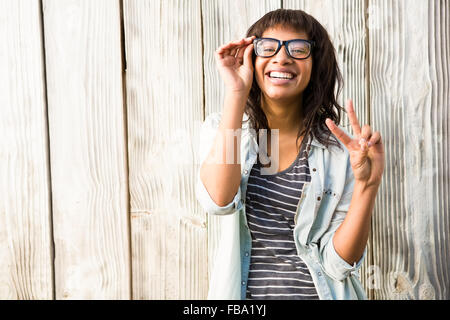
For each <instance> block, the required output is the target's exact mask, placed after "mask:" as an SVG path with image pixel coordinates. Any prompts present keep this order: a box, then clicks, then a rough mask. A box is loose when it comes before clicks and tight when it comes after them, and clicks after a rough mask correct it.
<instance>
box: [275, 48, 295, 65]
mask: <svg viewBox="0 0 450 320" xmlns="http://www.w3.org/2000/svg"><path fill="white" fill-rule="evenodd" d="M286 50H287V49H286V45H285V44H283V45H282V46H281V48H280V50H279V51H278V52H277V54H276V55H274V56H273V57H272V59H273V61H274V62H277V63H279V64H286V63H289V62H292V58H291V57H290V56H289V55H288V54H287V52H286Z"/></svg>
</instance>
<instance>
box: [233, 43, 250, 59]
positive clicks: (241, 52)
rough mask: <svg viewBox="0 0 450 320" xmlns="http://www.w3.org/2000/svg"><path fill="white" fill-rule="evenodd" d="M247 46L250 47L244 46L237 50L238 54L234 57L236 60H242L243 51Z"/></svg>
mask: <svg viewBox="0 0 450 320" xmlns="http://www.w3.org/2000/svg"><path fill="white" fill-rule="evenodd" d="M249 45H250V44H248V45H246V46H244V47H242V48H239V50H238V54H237V56H236V58H237V59H240V60H242V59H243V58H244V53H245V50H246V49H247V48H248V46H249Z"/></svg>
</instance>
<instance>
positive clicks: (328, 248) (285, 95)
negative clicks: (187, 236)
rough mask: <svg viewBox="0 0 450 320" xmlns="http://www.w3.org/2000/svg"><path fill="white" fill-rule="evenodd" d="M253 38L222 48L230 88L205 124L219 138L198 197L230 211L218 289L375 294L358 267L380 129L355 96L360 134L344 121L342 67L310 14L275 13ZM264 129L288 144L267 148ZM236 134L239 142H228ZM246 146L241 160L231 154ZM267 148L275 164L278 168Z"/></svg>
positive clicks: (216, 209)
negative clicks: (362, 119)
mask: <svg viewBox="0 0 450 320" xmlns="http://www.w3.org/2000/svg"><path fill="white" fill-rule="evenodd" d="M247 36H248V37H247V38H245V39H241V40H237V41H234V42H231V43H229V44H226V45H223V46H222V47H220V48H218V49H217V51H216V62H217V67H218V69H219V72H220V74H221V76H222V79H223V80H224V82H225V86H226V90H227V91H226V95H225V101H224V108H223V112H222V113H221V114H220V113H216V114H211V115H210V116H208V118H207V119H206V120H205V123H204V127H203V129H204V130H205V134H206V133H208V137H210V138H209V139H205V143H204V144H203V145H202V146H201V155H200V159H201V163H202V165H201V168H200V172H199V176H198V181H197V186H196V194H197V199H198V200H199V202H200V203H201V205H202V206H203V208H204V209H205V210H206V211H207V212H208V213H210V214H217V215H230V216H231V219H230V220H227V223H226V224H224V228H225V229H226V230H222V239H221V240H220V246H219V248H218V255H217V260H216V261H215V263H214V268H213V272H212V275H211V280H210V288H209V295H208V297H209V298H210V299H365V298H366V296H365V293H364V290H363V288H362V286H361V283H360V281H359V277H358V272H357V271H358V269H359V267H360V266H361V263H362V261H363V259H364V256H365V253H366V243H367V238H368V231H369V226H370V219H371V214H372V210H373V205H374V201H375V197H376V194H377V191H378V186H379V184H380V181H381V175H382V173H383V169H384V147H383V144H382V142H381V136H380V134H379V132H374V133H373V134H372V130H371V128H370V127H369V126H367V125H366V126H363V127H362V128H361V127H360V125H359V122H358V120H357V118H356V114H355V113H354V111H353V106H352V102H351V101H349V102H348V106H347V111H348V114H349V118H350V123H351V124H352V127H353V130H354V132H355V134H356V135H357V136H356V138H352V137H349V136H348V135H347V134H346V133H345V132H344V131H343V130H342V129H341V128H339V127H338V126H336V124H335V123H339V122H340V118H341V117H340V112H341V109H342V108H341V107H340V106H339V104H338V103H337V102H336V95H337V94H339V91H340V88H341V86H342V79H341V74H340V71H339V68H338V66H337V61H336V57H335V51H334V47H333V45H332V43H331V41H330V39H329V37H328V34H327V32H326V30H325V29H324V28H323V27H322V26H321V25H320V23H319V22H317V20H316V19H314V18H313V17H312V16H310V15H308V14H306V13H305V12H303V11H301V10H285V9H279V10H276V11H272V12H269V13H267V14H266V15H265V16H263V17H262V18H261V19H260V20H258V21H257V22H256V23H255V24H254V25H252V26H251V27H250V29H249V30H248V32H247ZM336 85H337V86H338V90H337V93H335V86H336ZM241 130H242V131H241ZM264 130H268V132H269V136H271V133H272V132H273V135H274V136H276V137H278V140H277V139H275V140H273V139H272V138H271V139H268V141H267V145H266V143H264V142H263V141H259V142H260V143H259V144H258V143H257V142H256V136H257V134H258V135H259V136H260V137H261V132H264ZM229 131H232V133H233V136H235V137H237V142H238V143H237V144H235V143H234V141H233V143H231V144H230V143H228V142H229V141H227V136H228V135H229ZM235 131H236V132H235ZM212 133H214V134H212ZM241 140H242V143H241ZM266 147H267V149H265V148H266ZM238 148H239V149H238ZM237 150H239V151H240V157H239V156H238V157H237V162H236V163H229V161H225V156H226V155H227V153H229V152H232V153H233V154H236V151H237ZM272 151H273V152H272ZM257 152H259V155H262V154H266V153H267V154H268V155H269V157H270V160H271V165H273V162H275V167H276V168H277V170H276V171H275V173H274V174H266V171H265V170H264V166H263V163H262V162H261V161H260V159H259V157H258V156H257ZM217 154H220V155H222V157H218V158H217V157H216V155H217ZM272 154H273V157H272ZM275 155H278V158H277V157H276V156H275ZM217 159H218V160H219V161H217ZM227 160H228V158H227ZM239 160H240V161H239Z"/></svg>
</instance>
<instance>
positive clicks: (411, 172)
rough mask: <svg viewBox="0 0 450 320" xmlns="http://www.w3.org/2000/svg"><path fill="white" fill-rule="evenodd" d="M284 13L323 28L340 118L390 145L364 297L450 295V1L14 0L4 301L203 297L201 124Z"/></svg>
mask: <svg viewBox="0 0 450 320" xmlns="http://www.w3.org/2000/svg"><path fill="white" fill-rule="evenodd" d="M280 7H283V8H295V9H302V10H305V11H306V12H308V13H310V14H311V15H313V16H314V17H315V18H316V19H317V20H318V21H319V22H321V23H322V24H323V25H324V26H325V27H326V29H327V30H328V32H329V34H330V37H331V39H332V41H333V43H334V45H335V48H336V52H337V57H338V61H339V66H340V68H341V71H342V73H343V77H344V82H345V85H344V88H343V91H342V93H341V95H340V99H339V102H340V104H341V105H342V106H344V104H345V100H346V99H348V98H352V99H353V100H354V103H355V107H356V109H357V110H356V111H357V114H358V116H359V119H360V121H361V122H364V123H369V124H371V125H372V126H373V127H374V128H376V130H379V131H380V132H381V134H382V136H383V138H384V142H385V147H386V155H387V158H386V161H387V162H386V171H385V176H384V179H383V183H382V186H381V189H380V192H379V195H378V197H377V202H376V206H375V212H374V218H373V225H372V232H371V239H370V241H369V252H368V255H367V258H366V261H365V263H364V265H363V268H362V271H361V280H362V282H363V285H364V286H365V288H366V290H367V293H368V294H369V297H370V298H371V299H392V298H394V299H399V298H400V299H433V298H435V299H449V298H450V292H449V290H450V275H449V266H450V248H449V244H448V233H449V231H450V219H449V216H448V213H449V201H448V195H449V180H450V179H449V176H450V174H449V166H448V163H449V155H448V150H449V147H450V144H449V142H448V141H449V127H448V120H449V114H448V107H449V101H450V96H449V94H450V93H449V92H450V84H449V75H450V69H449V64H450V63H449V62H450V61H449V60H450V58H449V56H450V49H449V46H450V33H449V30H450V20H449V17H450V15H449V14H450V3H449V2H446V1H423V0H409V1H408V2H405V1H400V0H396V1H382V0H365V1H364V2H363V1H358V0H337V1H336V0H318V1H309V0H264V1H260V0H244V1H223V0H212V1H209V0H192V1H189V2H187V1H178V0H146V1H143V0H142V1H141V0H140V1H136V0H98V1H89V0H2V1H0V40H1V41H2V42H1V45H0V67H2V68H1V70H6V72H2V73H1V74H0V102H1V104H0V108H1V111H2V112H1V114H2V117H0V147H1V148H0V159H1V162H0V195H1V198H0V199H1V200H0V261H1V263H0V299H204V298H206V296H207V290H208V277H209V273H210V271H211V270H210V268H211V265H212V263H211V261H212V260H213V259H214V256H215V255H216V254H217V252H216V246H217V241H218V239H219V237H220V224H221V220H220V218H217V217H216V218H214V217H209V216H208V215H207V214H206V213H205V212H203V210H202V209H201V207H200V206H199V204H198V203H197V201H196V199H195V193H194V185H195V177H196V174H197V170H198V163H197V150H198V140H199V139H198V133H199V132H198V129H199V126H200V124H201V122H202V121H203V120H204V118H205V117H206V116H207V115H208V114H210V113H211V112H216V111H221V110H222V107H223V106H222V103H223V93H224V92H223V91H224V88H223V84H222V81H221V79H220V77H219V74H218V72H217V70H216V67H215V61H214V55H213V53H214V51H215V50H216V49H217V47H219V46H220V45H222V44H224V43H227V42H229V41H232V40H236V39H239V38H242V37H244V36H245V33H246V30H247V29H248V27H249V26H250V25H251V24H252V23H253V22H255V21H256V20H257V19H259V18H260V17H261V16H262V15H263V14H265V13H266V12H268V11H271V10H274V9H277V8H280ZM341 124H343V125H347V124H348V120H347V117H346V116H345V115H343V120H342V123H341ZM349 131H350V132H351V129H350V128H349Z"/></svg>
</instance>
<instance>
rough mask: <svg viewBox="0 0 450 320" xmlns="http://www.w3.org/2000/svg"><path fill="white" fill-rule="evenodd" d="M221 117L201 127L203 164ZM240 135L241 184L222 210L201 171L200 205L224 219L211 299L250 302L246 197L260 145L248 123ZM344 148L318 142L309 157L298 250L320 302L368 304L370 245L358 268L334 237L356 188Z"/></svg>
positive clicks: (215, 116) (217, 115)
mask: <svg viewBox="0 0 450 320" xmlns="http://www.w3.org/2000/svg"><path fill="white" fill-rule="evenodd" d="M220 118H221V113H212V114H210V115H209V116H208V117H207V118H206V120H205V121H204V123H203V124H202V128H201V138H200V149H199V156H200V163H201V164H202V163H203V161H204V160H205V159H206V156H207V155H208V153H209V151H210V149H211V147H212V144H213V143H214V138H215V136H216V133H217V130H218V128H219V124H220ZM246 119H248V116H247V114H244V117H243V120H246ZM341 129H343V128H342V127H341ZM343 130H344V131H345V129H343ZM241 133H242V135H241V148H240V160H241V162H240V163H241V182H240V186H239V189H238V191H237V193H236V195H235V197H234V199H233V200H232V201H231V202H230V203H229V204H227V205H226V206H222V207H220V206H218V205H217V204H216V203H215V202H214V201H213V200H212V198H211V196H210V195H209V193H208V191H207V190H206V188H205V186H204V184H203V183H202V181H201V179H200V172H198V175H197V181H196V190H195V192H196V197H197V200H198V201H199V203H200V204H201V206H202V207H203V209H204V210H205V211H206V212H207V213H208V214H213V215H220V216H221V219H223V220H222V222H223V223H222V224H221V226H222V228H223V229H222V232H221V239H220V241H219V244H218V248H217V250H218V251H217V255H216V259H215V261H213V269H212V272H211V277H210V283H209V292H208V299H213V300H217V299H224V300H245V297H246V288H247V279H248V273H249V268H250V253H251V243H252V240H251V235H250V230H249V228H248V225H247V218H246V213H245V195H246V190H247V183H248V178H249V175H250V171H251V168H252V166H253V164H254V163H255V162H256V159H257V156H258V143H257V140H256V135H255V131H254V130H249V122H243V126H242V132H241ZM338 141H339V140H338ZM341 145H342V144H341ZM342 148H343V150H340V149H338V148H337V147H335V146H330V147H329V149H327V148H326V147H325V146H324V145H322V144H321V143H320V142H318V141H317V140H316V139H313V140H312V142H311V150H310V152H309V156H308V163H309V167H310V172H311V182H310V183H307V184H305V186H304V189H303V193H302V196H301V198H300V200H299V203H298V206H297V212H296V217H295V227H294V239H295V246H296V248H297V253H298V255H299V256H300V258H301V259H302V260H303V261H304V262H305V263H306V265H307V266H308V268H309V271H310V273H311V276H312V279H313V281H314V284H315V286H316V290H317V293H318V295H319V297H320V299H367V297H366V294H365V291H364V289H363V287H362V286H361V282H360V279H359V268H360V266H361V263H362V261H363V260H364V257H365V256H366V252H367V246H366V249H365V250H364V254H363V256H362V258H361V259H360V261H358V263H355V264H354V265H353V266H352V265H350V264H349V263H347V262H346V261H345V260H344V259H342V258H341V257H340V256H339V255H338V253H337V252H336V251H335V249H334V246H333V235H334V233H335V231H336V229H337V228H338V227H339V225H340V224H341V223H342V221H343V220H344V218H345V215H346V213H347V211H348V209H349V206H350V202H351V199H352V194H353V187H354V176H353V171H352V169H351V166H350V157H349V153H348V151H347V149H346V148H345V147H344V146H343V145H342ZM199 171H200V170H199Z"/></svg>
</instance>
